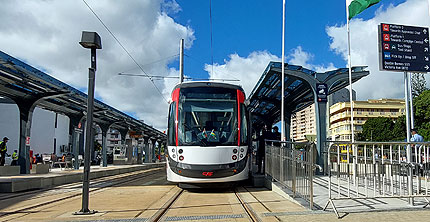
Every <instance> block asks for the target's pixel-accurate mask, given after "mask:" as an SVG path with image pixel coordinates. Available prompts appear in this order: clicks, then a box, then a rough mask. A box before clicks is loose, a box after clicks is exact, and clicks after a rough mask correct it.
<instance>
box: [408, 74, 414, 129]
mask: <svg viewBox="0 0 430 222" xmlns="http://www.w3.org/2000/svg"><path fill="white" fill-rule="evenodd" d="M408 92H409V106H410V107H409V108H410V110H411V129H414V128H415V126H414V106H413V97H412V73H408Z"/></svg>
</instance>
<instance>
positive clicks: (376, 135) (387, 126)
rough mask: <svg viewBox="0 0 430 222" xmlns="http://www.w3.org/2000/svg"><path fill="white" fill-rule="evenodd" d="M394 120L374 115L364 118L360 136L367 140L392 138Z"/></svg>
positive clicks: (388, 139) (387, 139)
mask: <svg viewBox="0 0 430 222" xmlns="http://www.w3.org/2000/svg"><path fill="white" fill-rule="evenodd" d="M393 127H394V122H393V121H392V120H391V119H390V118H386V117H376V118H370V119H368V120H366V122H365V123H364V125H363V132H362V133H361V138H360V139H363V140H368V141H390V140H392V139H393Z"/></svg>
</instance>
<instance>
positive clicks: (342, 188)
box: [324, 141, 430, 217]
mask: <svg viewBox="0 0 430 222" xmlns="http://www.w3.org/2000/svg"><path fill="white" fill-rule="evenodd" d="M327 160H328V161H327V169H328V170H327V172H328V176H329V179H328V182H329V184H328V190H329V191H328V192H329V194H328V195H329V196H328V201H327V204H326V206H325V207H324V210H326V209H327V207H328V206H329V205H331V207H332V208H333V210H334V212H335V213H336V215H337V216H338V217H339V213H338V211H337V209H336V206H335V204H334V201H335V200H358V199H378V198H408V200H409V203H410V204H412V205H414V198H423V199H424V200H425V201H426V202H427V203H426V204H425V205H424V206H423V207H424V208H425V207H426V206H428V205H429V203H430V202H429V199H428V198H429V197H430V193H429V191H430V182H429V175H430V143H428V142H427V143H423V142H420V143H419V142H414V143H406V142H395V143H392V142H379V143H378V142H356V143H351V142H339V141H336V142H330V143H329V149H328V152H327Z"/></svg>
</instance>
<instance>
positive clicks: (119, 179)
mask: <svg viewBox="0 0 430 222" xmlns="http://www.w3.org/2000/svg"><path fill="white" fill-rule="evenodd" d="M163 170H164V168H154V169H146V170H141V171H136V172H131V173H126V174H122V175H115V176H109V177H104V178H99V179H95V180H94V181H92V183H91V184H90V193H95V192H100V191H103V190H104V189H107V188H110V187H113V186H118V185H124V184H127V183H131V182H134V181H137V180H140V179H142V178H145V177H149V176H152V175H155V174H158V173H160V172H162V171H163ZM81 188H82V184H79V183H73V184H68V185H62V186H58V187H55V189H57V190H58V189H74V190H77V189H81ZM48 190H51V189H44V190H38V191H30V192H26V193H23V194H18V195H11V196H6V197H2V199H1V200H2V201H10V200H12V199H14V198H25V196H31V195H34V194H35V193H41V195H38V196H34V197H30V198H28V199H32V200H34V199H37V198H40V199H41V198H45V197H49V196H54V195H56V194H58V193H55V192H54V193H49V191H48ZM47 191H48V192H47ZM43 192H47V193H43ZM81 195H82V193H81V192H78V193H71V194H69V195H66V196H61V197H57V198H54V199H52V200H49V201H41V202H40V203H37V204H33V205H30V206H25V207H21V208H18V209H14V210H13V211H8V212H1V213H0V220H1V218H2V217H5V216H8V215H11V214H17V213H21V214H22V213H23V212H26V211H29V210H34V209H35V208H38V207H43V206H47V205H50V204H56V203H58V202H60V201H66V200H69V199H72V198H75V197H78V196H81ZM25 215H27V214H24V215H22V216H25ZM6 221H7V220H6Z"/></svg>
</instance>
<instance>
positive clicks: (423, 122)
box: [413, 90, 430, 141]
mask: <svg viewBox="0 0 430 222" xmlns="http://www.w3.org/2000/svg"><path fill="white" fill-rule="evenodd" d="M413 104H414V113H415V115H414V122H415V128H417V129H418V133H419V134H420V135H421V136H423V137H424V140H425V141H429V140H430V90H427V91H424V92H422V93H421V94H420V95H419V96H417V97H415V98H414V102H413Z"/></svg>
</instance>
